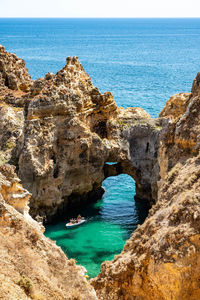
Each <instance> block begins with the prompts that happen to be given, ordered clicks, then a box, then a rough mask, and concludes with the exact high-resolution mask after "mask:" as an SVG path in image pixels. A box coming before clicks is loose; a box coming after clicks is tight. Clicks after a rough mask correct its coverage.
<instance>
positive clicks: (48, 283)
mask: <svg viewBox="0 0 200 300" xmlns="http://www.w3.org/2000/svg"><path fill="white" fill-rule="evenodd" d="M29 198H30V193H29V192H28V191H27V190H25V189H24V188H23V187H22V186H21V185H20V183H19V179H18V178H17V176H16V174H15V173H14V169H13V167H11V166H10V165H4V166H2V167H0V261H1V272H0V279H1V280H0V298H1V299H15V300H23V299H24V300H25V299H26V300H27V299H35V300H36V299H37V300H38V299H41V300H42V299H52V300H54V299H62V300H64V299H68V300H75V299H84V300H89V299H90V300H93V299H97V297H96V296H95V291H94V290H93V288H92V287H91V286H90V285H89V284H88V282H87V280H86V278H85V277H84V268H82V267H80V266H77V265H76V264H75V261H74V260H72V259H71V260H68V259H67V257H66V256H65V254H64V253H63V252H62V250H61V249H60V248H59V247H58V246H56V244H55V243H54V242H52V241H50V240H49V239H47V238H46V237H45V236H44V235H43V233H42V232H43V226H41V225H39V224H38V223H37V222H36V221H34V220H33V219H32V218H31V217H30V215H29V214H28V209H29V208H28V200H29Z"/></svg>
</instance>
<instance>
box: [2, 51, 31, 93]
mask: <svg viewBox="0 0 200 300" xmlns="http://www.w3.org/2000/svg"><path fill="white" fill-rule="evenodd" d="M31 83H32V81H31V77H30V75H29V73H28V70H27V69H26V68H25V62H24V60H23V59H19V58H18V57H17V55H16V54H12V53H9V52H6V51H5V48H4V47H3V46H2V45H0V88H3V89H4V90H6V88H9V89H11V90H21V91H25V92H26V91H28V89H29V87H30V85H31Z"/></svg>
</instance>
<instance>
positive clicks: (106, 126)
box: [0, 49, 200, 300]
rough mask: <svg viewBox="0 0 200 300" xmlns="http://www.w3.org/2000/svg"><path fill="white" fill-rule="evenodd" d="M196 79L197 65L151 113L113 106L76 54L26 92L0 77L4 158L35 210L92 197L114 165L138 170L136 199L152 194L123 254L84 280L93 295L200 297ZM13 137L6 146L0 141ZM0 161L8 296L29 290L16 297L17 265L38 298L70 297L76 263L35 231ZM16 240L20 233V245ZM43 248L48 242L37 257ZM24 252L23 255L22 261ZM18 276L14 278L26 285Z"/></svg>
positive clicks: (199, 97) (147, 299)
mask: <svg viewBox="0 0 200 300" xmlns="http://www.w3.org/2000/svg"><path fill="white" fill-rule="evenodd" d="M1 51H5V50H4V49H3V50H2V49H1ZM11 61H12V59H11ZM16 61H17V60H16ZM11 65H12V66H13V67H12V68H13V70H14V69H15V66H14V65H13V64H12V63H11ZM199 78H200V75H199V74H198V75H197V77H196V79H195V80H194V83H193V87H192V91H191V93H187V94H185V93H181V94H178V95H175V96H172V97H171V98H170V99H169V101H168V102H167V103H166V106H165V107H164V109H163V110H162V112H161V113H160V117H159V118H158V119H152V118H151V117H150V116H149V115H148V114H147V113H146V112H145V111H144V110H143V109H141V108H128V109H126V110H124V109H122V108H117V106H116V104H115V102H114V100H113V97H112V95H111V94H110V93H105V94H103V95H102V94H101V93H100V92H99V90H98V89H97V88H95V87H94V86H93V85H92V82H91V79H90V77H89V76H88V74H86V73H85V71H84V69H83V67H82V66H81V64H80V62H79V61H78V59H77V57H74V58H68V59H67V64H66V66H65V67H64V68H63V69H62V70H60V71H59V72H58V73H57V74H55V75H54V74H50V73H48V74H47V75H46V76H45V78H41V79H38V80H36V81H35V82H34V83H33V85H32V86H31V87H30V91H27V92H24V91H23V92H20V91H17V92H13V91H12V90H11V86H10V87H9V86H6V85H5V83H6V81H5V80H1V86H0V92H1V95H3V96H2V98H1V102H0V108H1V110H0V119H1V125H0V129H1V133H0V134H1V136H0V137H1V143H0V146H1V148H0V150H1V152H0V154H1V157H2V161H1V164H3V163H5V162H13V163H15V164H16V166H17V168H18V169H17V171H18V173H19V175H20V178H21V179H22V182H23V185H24V187H25V188H26V189H28V191H29V192H31V193H32V198H31V213H32V214H33V215H34V216H36V215H37V214H40V215H44V216H46V217H47V218H48V219H51V217H53V216H54V215H56V214H58V213H59V211H61V212H63V211H64V209H66V208H68V207H70V206H71V205H76V206H77V205H81V204H83V203H85V202H87V201H88V200H89V199H90V198H91V197H92V198H93V199H94V198H95V197H98V196H100V194H101V192H102V191H101V183H102V181H103V180H104V178H106V177H108V176H111V175H117V174H120V173H127V174H129V175H131V176H132V177H133V178H134V179H135V181H136V191H137V198H138V199H143V200H146V202H148V203H150V204H151V205H152V204H154V203H155V204H154V205H153V206H152V208H151V210H150V212H149V216H148V218H147V219H146V221H145V222H144V224H143V225H141V226H138V228H137V230H136V231H135V232H134V233H133V234H132V236H131V238H130V239H129V240H128V241H127V243H126V245H125V247H124V250H123V251H122V253H121V254H120V255H117V256H116V257H115V259H114V260H113V261H111V262H105V263H104V264H103V265H102V268H101V273H100V274H99V276H98V277H97V278H95V279H93V280H92V281H91V283H92V285H93V286H94V288H95V290H96V292H97V296H98V298H99V299H102V300H115V299H116V300H128V299H129V300H131V299H135V300H136V299H138V300H139V299H140V300H151V299H152V300H156V299H157V300H169V299H170V300H179V299H180V300H197V299H199V298H200V277H199V268H200V255H199V251H200V227H199V226H200V210H199V203H200V179H199V178H200V155H199V149H200V121H199V120H200V112H199V106H200V92H199V82H200V80H199ZM19 116H20V117H21V118H20V120H18V117H19ZM15 127H17V129H15ZM10 142H12V147H11V148H10V149H7V148H5V145H9V143H10ZM106 162H117V164H115V165H107V164H106ZM3 168H5V169H1V168H0V172H1V174H2V175H1V176H0V180H2V181H3V182H4V184H3V185H4V187H3V188H1V216H3V217H1V219H0V222H1V223H0V224H1V226H2V227H1V230H0V234H2V237H0V238H1V240H2V243H1V246H0V247H1V251H2V253H4V254H3V255H4V256H3V259H4V260H5V261H8V262H9V263H8V268H7V267H6V265H4V264H3V268H2V270H3V274H4V275H5V276H3V277H2V278H3V284H2V287H1V288H0V290H2V291H3V293H4V294H3V297H5V295H7V294H6V291H7V290H8V288H7V287H8V284H9V285H10V286H11V289H12V293H13V295H14V297H15V299H27V298H25V297H27V295H26V293H25V294H22V295H23V297H24V298H23V297H22V296H20V297H21V298H17V297H19V295H20V292H21V293H22V291H21V290H22V289H21V287H19V288H18V287H16V279H17V278H19V274H20V276H21V277H22V276H23V274H21V273H19V271H18V270H19V269H20V268H22V269H23V270H25V276H27V277H28V280H29V274H31V275H30V278H31V281H32V282H33V283H34V290H35V291H36V292H38V291H39V292H38V293H39V294H40V293H42V295H45V296H44V297H46V298H48V299H68V298H67V297H71V298H72V296H73V297H74V295H72V296H71V295H69V294H68V293H67V292H66V293H65V288H66V287H64V285H65V284H66V282H67V284H68V286H72V292H73V290H74V288H75V292H74V293H79V288H78V290H77V286H75V285H74V282H76V280H77V276H78V275H77V272H79V271H78V269H77V268H78V267H76V266H75V264H74V262H71V263H70V261H67V259H66V257H65V256H64V254H63V253H62V252H61V250H60V249H58V247H56V246H55V245H53V244H52V242H50V241H48V240H47V239H45V238H44V236H42V233H41V229H42V228H40V226H39V225H38V224H37V223H36V222H35V221H33V220H32V219H31V220H32V221H30V217H28V220H27V219H26V218H25V216H28V212H27V199H28V198H29V197H30V195H29V194H26V190H24V189H23V188H22V187H21V186H20V185H19V183H18V181H17V182H16V181H15V180H14V181H12V180H11V181H10V179H8V177H7V176H8V174H11V175H12V174H13V173H12V170H11V169H12V167H11V169H10V171H9V172H7V171H6V169H7V167H3ZM6 174H7V175H6ZM11 175H9V176H11ZM14 177H16V176H14ZM11 178H12V176H11ZM5 182H7V183H5ZM9 182H11V183H9ZM3 185H2V186H3ZM24 193H25V194H24ZM25 195H26V196H25ZM13 196H14V197H13ZM26 197H27V198H26ZM3 198H4V199H3ZM22 198H23V199H22ZM20 199H22V201H20ZM5 201H6V202H5ZM11 205H13V207H12V206H11ZM13 216H14V217H13ZM27 222H28V223H27ZM32 222H33V223H32ZM19 224H20V225H19ZM27 224H28V225H27ZM36 224H37V225H36ZM27 226H28V227H27ZM35 226H36V227H35ZM25 228H26V229H25ZM36 228H37V229H36ZM14 232H15V235H14ZM16 232H17V235H16ZM36 232H37V234H36ZM3 234H4V235H5V234H6V237H7V238H6V239H5V238H4V239H3ZM38 235H39V237H38ZM19 240H20V242H21V240H23V241H24V243H25V245H24V244H23V246H24V247H27V248H26V250H27V252H26V253H24V252H22V250H21V249H22V247H21V243H19ZM12 245H17V246H16V249H15V250H16V251H15V252H14V251H13V252H12V255H10V256H7V254H6V253H7V251H4V249H8V248H9V247H11V246H12ZM11 249H13V248H12V247H11ZM41 249H43V250H44V249H45V255H44V259H43V261H41V260H40V259H41V257H42V255H43V254H42V253H43V252H41V251H42V250H41ZM27 253H28V255H27V256H26V254H27ZM20 255H21V256H20ZM23 256H25V257H26V261H25V263H26V264H20V263H19V262H21V261H20V259H19V257H23ZM46 256H47V257H48V259H47V260H45V257H46ZM13 257H14V261H16V264H15V272H13V273H12V274H13V275H11V273H9V274H10V275H9V276H8V275H7V274H8V273H6V272H7V271H6V270H8V269H9V270H11V269H12V267H11V265H12V263H11V260H12V261H13ZM30 257H33V258H34V260H35V261H38V262H39V265H40V264H42V265H41V266H42V267H41V269H40V268H39V267H38V268H39V269H38V273H37V270H36V271H35V272H36V273H32V272H33V270H32V269H33V268H32V267H31V266H32V265H31V261H30ZM70 264H72V265H71V266H72V268H70ZM61 266H62V268H61ZM63 266H66V268H65V267H64V268H63ZM41 270H42V271H41ZM68 270H69V271H70V272H72V275H73V276H72V278H71V279H70V278H68V277H67V274H68V273H67V272H68ZM73 270H74V271H73ZM79 270H80V269H79ZM73 272H75V273H73ZM39 273H40V274H42V278H41V277H38V274H39ZM52 274H53V275H52ZM70 274H71V273H70ZM52 276H53V277H52ZM21 277H20V279H19V280H18V282H19V285H20V284H21V286H23V282H24V278H23V277H22V278H21ZM7 278H8V280H7ZM10 278H11V279H10ZM49 278H51V279H52V281H49ZM55 278H57V279H55ZM78 278H80V277H78ZM80 280H81V283H80V289H81V291H82V289H83V290H84V293H86V294H84V297H85V298H81V299H95V298H89V297H96V296H95V294H94V290H92V289H91V287H90V286H87V287H86V286H85V282H84V281H83V278H82V279H80ZM37 282H38V284H37ZM58 282H59V284H60V285H58ZM60 282H61V283H60ZM19 285H18V286H19ZM19 289H20V290H19ZM88 289H89V290H88ZM14 293H16V294H14ZM31 293H32V292H31ZM85 295H86V296H85ZM59 297H60V298H59ZM7 298H8V297H7ZM46 298H45V299H46ZM69 299H70V298H69ZM72 299H73V298H72Z"/></svg>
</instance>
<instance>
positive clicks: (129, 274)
mask: <svg viewBox="0 0 200 300" xmlns="http://www.w3.org/2000/svg"><path fill="white" fill-rule="evenodd" d="M198 78H199V74H198V76H197V78H196V79H195V81H194V84H193V89H192V93H191V94H178V95H175V96H173V97H171V98H170V100H169V101H168V102H167V103H166V106H165V108H164V109H163V111H162V112H161V114H160V116H161V117H163V116H165V117H166V118H169V119H170V122H169V123H168V125H167V124H166V126H165V130H163V131H162V133H161V135H160V146H159V156H158V160H159V166H160V177H161V178H160V181H159V184H158V185H159V190H158V200H157V202H156V204H155V205H154V206H153V207H152V208H151V210H150V212H149V216H148V218H147V219H146V221H145V222H144V224H143V225H142V226H138V228H137V230H136V231H135V232H134V233H133V234H132V236H131V238H130V239H129V240H128V241H127V243H126V245H125V247H124V250H123V251H122V253H121V254H120V255H118V256H116V257H115V259H114V261H112V262H105V263H104V264H103V265H102V267H101V273H100V274H99V276H98V277H97V278H96V279H94V280H93V281H92V284H93V285H94V287H95V289H96V291H97V295H98V297H99V299H106V300H109V299H112V300H114V299H141V300H142V299H145V300H146V299H152V300H156V299H158V300H162V299H165V300H168V299H173V300H179V299H180V300H189V299H193V300H196V299H200V273H199V269H200V206H199V204H200V152H199V150H200V111H199V106H200V93H199V81H198Z"/></svg>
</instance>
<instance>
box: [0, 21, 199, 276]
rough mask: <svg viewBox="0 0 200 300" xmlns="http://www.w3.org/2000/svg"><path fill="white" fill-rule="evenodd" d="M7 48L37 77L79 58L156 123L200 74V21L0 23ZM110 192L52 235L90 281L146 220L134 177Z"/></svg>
mask: <svg viewBox="0 0 200 300" xmlns="http://www.w3.org/2000/svg"><path fill="white" fill-rule="evenodd" d="M0 44H3V45H4V46H5V47H6V50H7V51H10V52H14V53H16V54H17V55H18V56H19V57H22V58H23V59H25V61H26V65H27V67H28V69H29V72H30V74H31V76H32V78H33V79H36V78H39V77H41V76H44V74H45V73H47V72H53V73H55V72H57V71H58V70H59V69H61V68H62V67H63V66H64V65H65V61H66V57H67V56H79V59H80V61H81V62H82V64H83V66H84V68H85V70H86V71H87V72H88V73H89V75H90V76H91V78H92V80H93V83H94V85H96V86H97V87H98V88H99V89H100V91H101V92H105V91H111V92H112V93H113V95H114V98H115V101H116V102H117V104H118V106H122V107H128V106H140V107H143V108H144V109H145V110H147V111H148V112H149V113H150V114H151V116H153V117H157V116H158V113H159V112H160V111H161V109H162V108H163V106H164V104H165V102H166V100H167V99H168V98H169V97H170V96H171V95H173V94H175V93H178V92H189V91H190V89H191V86H192V81H193V79H194V77H195V76H196V74H197V72H199V71H200V19H0ZM103 186H104V187H105V189H106V193H105V194H104V196H103V198H102V199H99V201H98V202H97V203H95V204H91V205H90V206H88V207H86V208H85V210H82V211H81V214H82V215H84V216H85V217H86V218H87V223H86V224H84V225H82V226H81V227H78V228H76V229H73V230H67V229H66V228H65V223H66V220H65V219H63V220H62V219H60V220H57V222H56V223H54V224H52V225H49V226H48V227H47V231H46V235H47V236H49V237H51V238H52V239H55V240H56V241H57V244H58V245H60V246H61V247H62V248H63V250H64V251H65V252H66V254H67V255H68V256H69V257H73V258H75V259H77V261H78V263H80V264H82V265H84V266H85V267H86V268H87V269H88V274H89V275H90V276H95V275H96V274H97V273H98V272H99V270H100V263H101V262H102V261H104V260H107V259H112V258H113V256H114V254H117V253H119V252H120V251H121V250H122V248H123V245H124V243H125V241H126V239H128V238H129V236H130V234H131V232H132V231H133V230H134V228H135V227H136V225H137V224H138V223H141V222H142V221H143V219H144V216H145V214H146V211H145V209H144V207H143V208H142V207H140V208H139V207H138V204H137V205H136V204H135V202H134V199H133V197H134V194H135V189H134V181H133V180H132V179H131V178H130V177H129V176H128V175H120V176H118V177H110V178H108V179H107V180H106V181H105V182H104V183H103ZM79 212H80V211H74V212H71V215H69V216H66V218H69V217H75V216H76V214H78V213H79Z"/></svg>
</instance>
